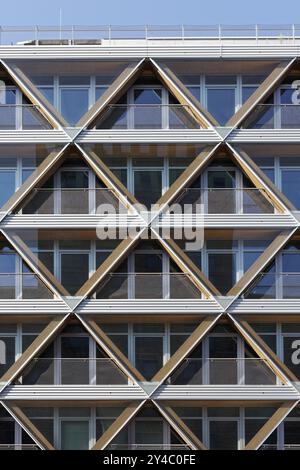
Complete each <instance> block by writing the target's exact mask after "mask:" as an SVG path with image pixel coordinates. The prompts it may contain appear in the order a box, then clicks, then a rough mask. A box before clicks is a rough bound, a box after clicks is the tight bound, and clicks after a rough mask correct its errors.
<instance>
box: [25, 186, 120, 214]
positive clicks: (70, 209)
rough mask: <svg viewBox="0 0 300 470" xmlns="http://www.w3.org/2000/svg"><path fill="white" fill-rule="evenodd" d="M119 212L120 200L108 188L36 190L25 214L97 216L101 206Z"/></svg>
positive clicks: (26, 207)
mask: <svg viewBox="0 0 300 470" xmlns="http://www.w3.org/2000/svg"><path fill="white" fill-rule="evenodd" d="M104 204H105V205H110V206H111V207H112V211H114V212H119V204H120V203H119V200H118V199H117V197H116V196H115V195H114V192H113V191H112V190H111V189H108V188H93V189H92V188H36V189H34V190H33V192H32V198H31V200H30V201H29V202H28V203H27V204H26V206H25V207H23V209H22V213H23V214H95V213H96V212H97V208H98V207H99V206H101V205H104Z"/></svg>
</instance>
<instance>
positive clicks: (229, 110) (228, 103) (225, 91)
mask: <svg viewBox="0 0 300 470" xmlns="http://www.w3.org/2000/svg"><path fill="white" fill-rule="evenodd" d="M207 109H208V111H209V112H210V113H211V114H212V116H214V117H215V118H216V120H217V121H218V122H219V124H220V125H221V126H224V125H225V124H226V122H227V121H228V120H229V119H230V118H231V116H233V114H234V112H235V89H234V88H208V89H207Z"/></svg>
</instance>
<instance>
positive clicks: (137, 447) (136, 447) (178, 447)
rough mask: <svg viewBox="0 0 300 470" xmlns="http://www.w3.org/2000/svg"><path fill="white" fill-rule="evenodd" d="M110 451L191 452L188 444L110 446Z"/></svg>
mask: <svg viewBox="0 0 300 470" xmlns="http://www.w3.org/2000/svg"><path fill="white" fill-rule="evenodd" d="M107 448H108V449H110V450H184V449H186V450H190V447H189V446H188V445H187V444H110V445H109V446H108V447H107Z"/></svg>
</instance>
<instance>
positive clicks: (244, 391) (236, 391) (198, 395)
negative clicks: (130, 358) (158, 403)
mask: <svg viewBox="0 0 300 470" xmlns="http://www.w3.org/2000/svg"><path fill="white" fill-rule="evenodd" d="M152 398H154V399H157V400H259V401H261V400H279V401H280V400H282V401H284V400H295V401H296V400H299V398H300V392H298V391H297V390H296V389H295V388H294V387H293V386H288V385H284V386H280V385H189V386H183V385H162V386H160V387H159V388H158V389H157V391H156V392H155V393H154V394H153V396H152Z"/></svg>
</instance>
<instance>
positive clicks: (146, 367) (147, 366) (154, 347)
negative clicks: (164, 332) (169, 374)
mask: <svg viewBox="0 0 300 470" xmlns="http://www.w3.org/2000/svg"><path fill="white" fill-rule="evenodd" d="M162 365H163V337H155V336H153V337H147V336H142V337H140V336H138V337H136V338H135V366H136V368H137V369H138V370H139V371H140V372H141V374H142V375H143V376H144V377H145V379H146V380H151V378H152V377H153V376H154V374H155V373H156V372H158V370H159V369H160V368H161V367H162Z"/></svg>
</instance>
